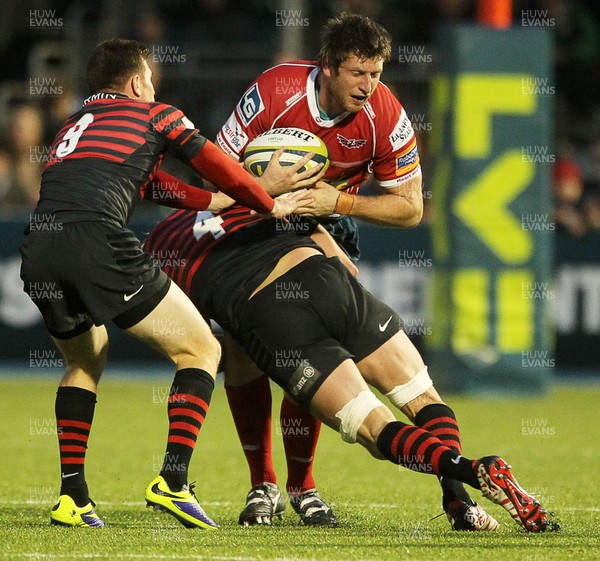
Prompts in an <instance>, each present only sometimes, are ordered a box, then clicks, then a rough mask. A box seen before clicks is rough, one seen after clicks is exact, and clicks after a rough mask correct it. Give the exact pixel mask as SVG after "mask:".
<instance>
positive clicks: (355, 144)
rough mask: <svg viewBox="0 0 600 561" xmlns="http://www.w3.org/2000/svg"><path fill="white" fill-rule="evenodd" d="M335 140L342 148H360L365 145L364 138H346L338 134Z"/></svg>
mask: <svg viewBox="0 0 600 561" xmlns="http://www.w3.org/2000/svg"><path fill="white" fill-rule="evenodd" d="M337 139H338V142H339V143H340V144H341V145H342V146H343V147H344V148H362V147H363V146H364V145H365V144H366V143H367V141H366V140H365V139H364V138H346V137H345V136H342V135H341V134H339V133H338V134H337Z"/></svg>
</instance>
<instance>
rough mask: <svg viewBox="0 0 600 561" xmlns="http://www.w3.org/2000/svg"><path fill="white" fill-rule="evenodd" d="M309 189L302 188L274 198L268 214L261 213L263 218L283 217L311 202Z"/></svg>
mask: <svg viewBox="0 0 600 561" xmlns="http://www.w3.org/2000/svg"><path fill="white" fill-rule="evenodd" d="M312 201H313V199H312V195H311V191H310V190H308V189H302V190H300V191H296V192H294V193H286V194H285V195H280V196H279V197H277V198H276V199H275V206H274V207H273V210H272V211H271V212H270V214H262V215H261V216H263V217H264V218H283V217H284V216H287V215H288V214H292V213H294V212H295V211H297V210H299V209H303V208H306V207H307V206H308V205H310V204H311V203H312Z"/></svg>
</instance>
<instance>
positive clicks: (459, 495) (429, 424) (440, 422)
mask: <svg viewBox="0 0 600 561" xmlns="http://www.w3.org/2000/svg"><path fill="white" fill-rule="evenodd" d="M415 425H417V426H418V427H421V428H422V429H425V430H426V431H428V432H430V433H431V434H433V435H435V436H437V437H438V438H439V439H440V440H441V441H442V442H443V443H444V444H445V445H446V446H448V448H450V449H451V450H454V451H455V452H456V453H458V454H462V448H461V442H460V431H459V429H458V423H457V422H456V416H455V415H454V411H452V409H450V407H448V406H447V405H446V404H445V403H432V404H430V405H426V406H425V407H423V409H421V410H420V411H419V412H418V413H417V415H416V416H415ZM440 485H441V486H442V492H443V495H442V507H443V509H444V511H447V510H448V505H449V504H450V503H451V502H452V501H455V500H460V501H464V502H465V503H467V504H471V503H472V501H471V497H469V494H468V493H467V490H466V489H465V487H464V485H463V484H462V483H461V482H460V481H456V479H450V478H449V477H440Z"/></svg>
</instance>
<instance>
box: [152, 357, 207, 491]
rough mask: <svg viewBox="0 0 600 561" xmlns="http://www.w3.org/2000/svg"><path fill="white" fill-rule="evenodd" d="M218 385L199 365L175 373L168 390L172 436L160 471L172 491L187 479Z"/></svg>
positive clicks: (177, 488)
mask: <svg viewBox="0 0 600 561" xmlns="http://www.w3.org/2000/svg"><path fill="white" fill-rule="evenodd" d="M214 386H215V381H214V379H213V377H212V376H211V375H210V374H208V372H205V371H204V370H200V369H199V368H184V369H183V370H179V371H178V372H177V373H176V374H175V379H174V380H173V385H172V386H171V391H170V393H169V404H168V407H167V412H168V415H169V437H168V439H167V450H166V453H165V459H164V462H163V466H162V469H161V472H160V475H162V476H163V477H164V479H165V481H166V482H167V485H168V486H169V488H170V489H171V490H172V491H180V490H181V488H182V487H183V486H184V485H186V484H187V482H188V467H189V463H190V460H191V459H192V453H193V452H194V447H195V445H196V439H197V438H198V432H199V431H200V428H201V427H202V423H203V422H204V418H205V417H206V412H207V411H208V406H209V404H210V398H211V395H212V392H213V389H214Z"/></svg>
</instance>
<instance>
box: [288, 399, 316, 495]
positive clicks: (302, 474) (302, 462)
mask: <svg viewBox="0 0 600 561" xmlns="http://www.w3.org/2000/svg"><path fill="white" fill-rule="evenodd" d="M279 420H280V424H281V434H282V435H283V447H284V449H285V460H286V462H287V470H288V477H287V484H286V489H287V492H288V494H290V495H300V494H302V493H306V492H307V491H312V490H313V489H315V488H316V485H315V480H314V478H313V474H312V467H313V460H314V456H315V450H316V448H317V442H318V440H319V433H320V432H321V421H319V420H318V419H315V418H314V417H313V416H312V415H311V414H310V413H309V412H308V411H307V410H306V409H303V408H302V407H300V405H297V404H296V403H292V402H291V401H290V400H289V399H287V397H284V398H283V401H282V402H281V413H280V416H279Z"/></svg>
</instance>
